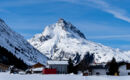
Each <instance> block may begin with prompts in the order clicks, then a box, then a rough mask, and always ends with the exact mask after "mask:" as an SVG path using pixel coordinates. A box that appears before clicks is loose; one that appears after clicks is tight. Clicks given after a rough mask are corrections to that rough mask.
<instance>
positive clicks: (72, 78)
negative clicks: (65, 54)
mask: <svg viewBox="0 0 130 80" xmlns="http://www.w3.org/2000/svg"><path fill="white" fill-rule="evenodd" d="M0 80H130V76H81V75H42V74H31V75H29V74H28V75H20V74H9V73H0Z"/></svg>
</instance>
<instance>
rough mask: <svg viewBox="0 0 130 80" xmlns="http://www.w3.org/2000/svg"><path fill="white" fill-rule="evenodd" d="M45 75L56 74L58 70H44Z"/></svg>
mask: <svg viewBox="0 0 130 80" xmlns="http://www.w3.org/2000/svg"><path fill="white" fill-rule="evenodd" d="M42 73H43V74H56V69H43V72H42Z"/></svg>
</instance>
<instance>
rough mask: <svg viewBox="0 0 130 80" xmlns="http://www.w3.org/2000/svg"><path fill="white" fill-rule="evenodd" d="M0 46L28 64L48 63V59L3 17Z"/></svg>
mask: <svg viewBox="0 0 130 80" xmlns="http://www.w3.org/2000/svg"><path fill="white" fill-rule="evenodd" d="M0 46H1V47H4V48H5V49H7V50H8V51H9V52H11V53H12V54H13V55H15V56H16V57H17V58H19V59H21V60H23V61H24V62H25V63H26V64H28V65H32V64H34V63H37V62H40V63H42V64H46V60H47V59H48V58H47V57H46V56H45V55H43V54H41V53H40V52H39V51H38V50H36V49H35V48H34V47H33V46H32V45H30V43H28V42H27V41H26V40H25V39H24V38H23V37H22V36H21V35H19V34H17V33H15V32H14V31H12V30H11V29H10V28H9V27H8V26H7V25H6V24H5V22H4V21H3V20H2V19H0Z"/></svg>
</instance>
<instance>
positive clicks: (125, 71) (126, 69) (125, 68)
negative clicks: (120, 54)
mask: <svg viewBox="0 0 130 80" xmlns="http://www.w3.org/2000/svg"><path fill="white" fill-rule="evenodd" d="M119 75H121V76H126V75H130V63H126V64H124V65H122V66H120V67H119Z"/></svg>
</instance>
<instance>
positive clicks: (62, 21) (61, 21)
mask: <svg viewBox="0 0 130 80" xmlns="http://www.w3.org/2000/svg"><path fill="white" fill-rule="evenodd" d="M58 23H66V21H65V20H64V19H63V18H60V19H59V20H58Z"/></svg>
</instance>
